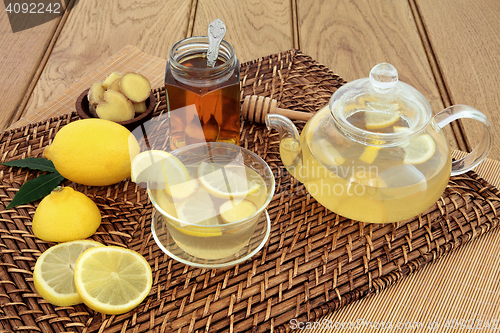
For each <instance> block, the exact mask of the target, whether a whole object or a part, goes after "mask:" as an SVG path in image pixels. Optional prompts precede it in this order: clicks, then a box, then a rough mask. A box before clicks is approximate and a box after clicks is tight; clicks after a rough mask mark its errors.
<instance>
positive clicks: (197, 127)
mask: <svg viewBox="0 0 500 333" xmlns="http://www.w3.org/2000/svg"><path fill="white" fill-rule="evenodd" d="M208 45H209V41H208V37H207V36H201V37H191V38H187V39H184V40H181V41H179V42H178V43H176V44H175V45H174V46H173V47H172V49H171V50H170V54H169V59H168V62H167V66H166V71H165V90H166V99H167V110H168V115H169V121H170V137H171V140H170V148H171V149H177V148H180V147H183V146H186V145H190V144H194V143H199V142H215V141H222V142H229V143H233V144H236V145H238V144H239V141H240V137H239V134H240V101H239V97H240V65H239V61H238V59H237V58H236V56H235V54H234V49H233V47H232V46H231V44H229V43H228V42H226V41H224V40H223V41H222V42H221V44H220V47H219V54H218V57H217V61H216V63H215V66H214V67H209V66H208V65H207V50H208Z"/></svg>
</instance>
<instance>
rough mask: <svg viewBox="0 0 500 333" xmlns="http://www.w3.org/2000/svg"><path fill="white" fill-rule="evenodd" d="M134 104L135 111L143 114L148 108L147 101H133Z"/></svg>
mask: <svg viewBox="0 0 500 333" xmlns="http://www.w3.org/2000/svg"><path fill="white" fill-rule="evenodd" d="M132 104H133V105H134V110H135V113H138V114H141V113H144V112H145V111H146V110H147V109H148V108H147V106H146V102H141V103H132Z"/></svg>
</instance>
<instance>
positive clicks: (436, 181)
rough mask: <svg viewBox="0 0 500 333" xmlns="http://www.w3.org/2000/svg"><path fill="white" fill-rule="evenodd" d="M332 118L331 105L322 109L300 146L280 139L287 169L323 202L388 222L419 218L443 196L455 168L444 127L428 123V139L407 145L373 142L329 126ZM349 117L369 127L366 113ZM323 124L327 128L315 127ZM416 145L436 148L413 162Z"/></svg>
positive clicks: (397, 124) (344, 212)
mask: <svg viewBox="0 0 500 333" xmlns="http://www.w3.org/2000/svg"><path fill="white" fill-rule="evenodd" d="M328 117H330V111H329V109H328V107H326V108H324V109H322V110H320V111H318V114H317V115H316V116H315V117H314V118H312V119H311V120H310V121H309V123H308V124H307V125H306V126H305V128H304V130H303V131H302V134H301V147H300V148H297V147H294V142H293V140H292V139H290V138H287V139H284V140H282V141H281V143H280V154H281V158H282V160H283V163H284V164H285V166H286V167H287V170H288V171H289V172H290V173H291V175H292V176H294V177H295V178H297V179H298V180H299V181H301V182H302V183H304V185H305V187H306V188H307V190H308V191H309V193H311V195H312V196H313V197H314V198H315V199H316V200H317V201H318V202H319V203H320V204H322V205H323V206H325V207H326V208H328V209H330V210H331V211H333V212H335V213H337V214H339V215H341V216H344V217H347V218H350V219H353V220H357V221H362V222H371V223H388V222H396V221H401V220H405V219H408V218H411V217H414V216H416V215H418V214H420V213H422V212H424V211H425V210H426V209H428V208H429V207H430V206H432V205H433V204H434V203H435V202H436V201H437V200H438V199H439V197H440V196H441V194H442V193H443V191H444V189H445V188H446V186H447V184H448V180H449V176H450V170H451V159H450V155H449V153H448V148H447V143H446V142H445V138H444V136H443V135H442V133H441V132H438V130H435V129H434V128H433V127H432V126H428V127H427V129H426V133H425V134H422V135H423V138H419V137H417V138H412V141H411V142H410V141H408V142H407V144H406V145H405V144H403V145H401V146H399V147H380V146H379V147H377V146H368V145H364V144H360V143H357V142H355V141H352V140H349V139H347V138H346V137H344V136H343V135H342V134H340V133H338V132H337V131H336V129H333V128H328V126H334V125H333V121H331V120H328ZM347 121H349V122H350V123H351V124H353V125H354V126H356V127H359V128H361V129H365V130H366V124H365V117H364V115H363V112H359V113H355V114H354V115H352V116H351V117H350V118H348V119H347ZM320 126H323V130H322V131H312V130H309V129H315V128H319V127H320ZM404 127H408V125H407V124H406V123H405V122H404V120H403V119H398V120H397V121H396V122H394V123H391V125H389V126H385V127H384V128H383V129H380V130H373V129H371V130H369V131H372V132H376V131H377V132H392V131H395V130H396V131H398V130H400V129H402V128H403V129H404ZM319 133H321V134H319ZM422 135H421V136H422ZM413 140H417V141H414V142H415V143H414V142H413ZM415 144H417V145H423V147H424V148H425V147H426V144H427V145H429V147H431V148H433V149H434V153H432V150H430V152H428V156H427V157H425V156H424V157H423V159H426V160H425V161H423V160H422V161H418V160H415V161H412V160H411V156H409V155H408V151H409V150H411V147H412V145H413V147H414V146H415ZM309 148H311V150H312V151H311V150H310V149H309ZM313 154H314V156H313ZM430 154H432V156H430ZM412 162H414V163H413V164H412Z"/></svg>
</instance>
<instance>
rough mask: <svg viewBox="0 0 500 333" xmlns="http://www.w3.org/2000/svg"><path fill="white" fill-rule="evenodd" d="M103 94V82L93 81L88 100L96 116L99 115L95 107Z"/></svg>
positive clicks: (91, 111)
mask: <svg viewBox="0 0 500 333" xmlns="http://www.w3.org/2000/svg"><path fill="white" fill-rule="evenodd" d="M103 96H104V88H103V87H102V83H101V82H99V81H96V82H94V83H92V86H90V89H89V92H88V93H87V100H88V101H89V111H90V113H91V114H92V115H93V116H94V117H96V116H97V114H96V113H95V112H96V111H95V108H96V107H97V104H99V102H100V101H101V99H102V97H103Z"/></svg>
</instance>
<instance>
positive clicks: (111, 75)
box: [102, 72, 122, 90]
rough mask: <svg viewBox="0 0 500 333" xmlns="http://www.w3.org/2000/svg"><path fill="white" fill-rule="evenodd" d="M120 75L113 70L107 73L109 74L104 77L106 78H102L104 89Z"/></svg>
mask: <svg viewBox="0 0 500 333" xmlns="http://www.w3.org/2000/svg"><path fill="white" fill-rule="evenodd" d="M121 77H122V75H121V74H120V73H118V72H113V73H111V74H109V76H108V77H107V78H106V80H104V82H103V83H102V87H103V88H104V90H106V89H108V88H109V86H110V85H111V83H113V82H114V81H116V80H117V79H119V78H121Z"/></svg>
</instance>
